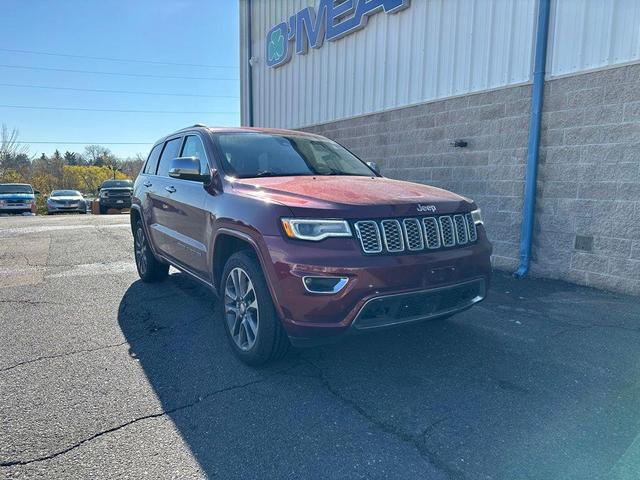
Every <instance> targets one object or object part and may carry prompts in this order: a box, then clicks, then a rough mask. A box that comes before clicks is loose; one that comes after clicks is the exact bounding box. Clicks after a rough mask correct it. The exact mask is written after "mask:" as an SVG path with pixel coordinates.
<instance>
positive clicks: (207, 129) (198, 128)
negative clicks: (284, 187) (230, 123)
mask: <svg viewBox="0 0 640 480" xmlns="http://www.w3.org/2000/svg"><path fill="white" fill-rule="evenodd" d="M193 131H200V132H206V133H213V134H216V133H266V134H268V135H296V136H303V137H309V138H324V137H322V136H321V135H316V134H315V133H309V132H302V131H300V130H287V129H284V128H259V127H209V126H206V125H203V124H201V123H197V124H195V125H192V126H190V127H186V128H182V129H180V130H177V131H175V132H173V133H170V134H169V135H165V136H164V137H162V138H161V139H159V140H158V141H157V142H155V143H154V146H155V145H157V144H159V143H162V142H164V141H166V140H167V139H168V138H170V137H173V136H175V135H179V134H181V133H187V132H193Z"/></svg>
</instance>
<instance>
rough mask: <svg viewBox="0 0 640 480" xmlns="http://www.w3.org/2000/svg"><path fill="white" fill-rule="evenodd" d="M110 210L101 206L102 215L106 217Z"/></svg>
mask: <svg viewBox="0 0 640 480" xmlns="http://www.w3.org/2000/svg"><path fill="white" fill-rule="evenodd" d="M108 211H109V209H108V208H107V207H105V206H103V205H100V215H106V214H107V212H108Z"/></svg>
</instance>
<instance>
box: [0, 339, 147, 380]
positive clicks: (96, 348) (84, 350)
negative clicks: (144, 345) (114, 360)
mask: <svg viewBox="0 0 640 480" xmlns="http://www.w3.org/2000/svg"><path fill="white" fill-rule="evenodd" d="M136 340H137V339H136ZM127 343H129V342H128V341H127V340H125V341H123V342H120V343H113V344H109V345H102V346H100V347H95V348H84V349H79V350H72V351H70V352H64V353H57V354H54V355H43V356H41V357H36V358H32V359H29V360H24V361H22V362H18V363H14V364H13V365H9V366H8V367H3V368H0V372H8V371H9V370H13V369H14V368H18V367H22V366H24V365H29V364H31V363H35V362H40V361H42V360H50V359H53V358H62V357H69V356H72V355H78V354H80V353H91V352H97V351H99V350H107V349H109V348H116V347H121V346H122V345H126V344H127Z"/></svg>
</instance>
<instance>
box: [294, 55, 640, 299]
mask: <svg viewBox="0 0 640 480" xmlns="http://www.w3.org/2000/svg"><path fill="white" fill-rule="evenodd" d="M530 92H531V86H530V85H521V86H515V87H508V88H503V89H498V90H494V91H489V92H483V93H478V94H473V95H467V96H462V97H456V98H450V99H446V100H442V101H437V102H430V103H425V104H420V105H415V106H411V107H405V108H400V109H396V110H390V111H385V112H381V113H376V114H371V115H366V116H361V117H355V118H350V119H346V120H340V121H336V122H332V123H327V124H322V125H316V126H312V127H308V128H305V129H304V130H306V131H311V132H315V133H319V134H322V135H325V136H327V137H329V138H332V139H334V140H336V141H338V142H340V143H341V144H343V145H345V146H346V147H347V148H349V149H350V150H352V151H353V152H354V153H355V154H357V155H358V156H359V157H361V158H362V159H363V160H366V161H375V162H377V163H378V165H379V166H380V167H381V169H382V173H383V174H384V175H385V176H388V177H391V178H398V179H402V180H409V181H415V182H420V183H426V184H430V185H435V186H438V187H442V188H446V189H448V190H452V191H454V192H457V193H460V194H462V195H465V196H468V197H471V198H473V199H474V200H475V201H476V202H477V203H478V205H479V206H480V207H481V208H482V210H483V214H484V217H485V224H486V227H487V231H488V234H489V236H490V238H491V240H492V242H493V245H494V257H493V263H494V266H495V267H496V268H499V269H505V270H511V269H515V267H516V266H517V264H518V248H519V241H520V224H521V215H522V213H521V211H522V199H523V190H524V168H525V163H526V155H527V151H526V146H527V137H528V128H529V109H530V102H531V98H530ZM455 140H465V141H466V142H467V143H468V146H467V147H465V148H456V147H453V146H451V144H452V143H453V142H454V141H455ZM536 210H537V217H536V232H535V240H534V250H533V256H534V261H533V264H532V271H533V273H534V274H536V275H539V276H545V277H550V278H562V279H566V280H569V281H573V282H576V283H579V284H583V285H590V286H595V287H599V288H606V289H611V290H616V291H621V292H626V293H633V294H640V64H636V65H630V66H623V67H618V68H612V69H607V70H603V71H599V72H592V73H586V74H579V75H574V76H570V77H566V78H559V79H554V80H551V81H549V82H548V83H547V85H546V91H545V107H544V113H543V131H542V147H541V154H540V166H539V181H538V199H537V206H536Z"/></svg>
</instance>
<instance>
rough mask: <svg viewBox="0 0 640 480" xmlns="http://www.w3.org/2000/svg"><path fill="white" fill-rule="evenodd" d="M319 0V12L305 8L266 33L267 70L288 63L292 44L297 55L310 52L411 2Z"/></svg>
mask: <svg viewBox="0 0 640 480" xmlns="http://www.w3.org/2000/svg"><path fill="white" fill-rule="evenodd" d="M338 1H339V0H320V4H319V5H318V10H317V12H316V9H315V8H313V7H307V8H304V9H302V10H300V11H299V12H298V13H295V14H293V15H291V17H289V21H288V22H282V23H279V24H278V25H276V26H275V27H273V28H272V29H271V30H269V32H268V33H267V38H266V45H267V46H266V50H267V51H266V59H267V66H268V67H272V68H277V67H280V66H282V65H284V64H285V63H287V62H288V61H289V60H291V56H292V54H293V51H292V45H291V44H292V43H294V42H295V51H296V54H297V55H304V54H306V53H307V51H308V49H309V46H311V48H320V47H322V44H323V43H324V41H325V39H326V40H328V41H330V42H332V41H334V40H338V39H339V38H342V37H344V36H346V35H349V34H351V33H353V32H355V31H357V30H360V29H361V28H364V27H365V25H366V24H367V19H368V17H369V16H370V15H373V14H374V13H377V12H379V11H384V12H385V13H396V12H399V11H400V10H402V9H404V8H407V7H408V6H409V3H410V1H411V0H344V1H343V2H342V3H338V4H337V5H336V2H338Z"/></svg>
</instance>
